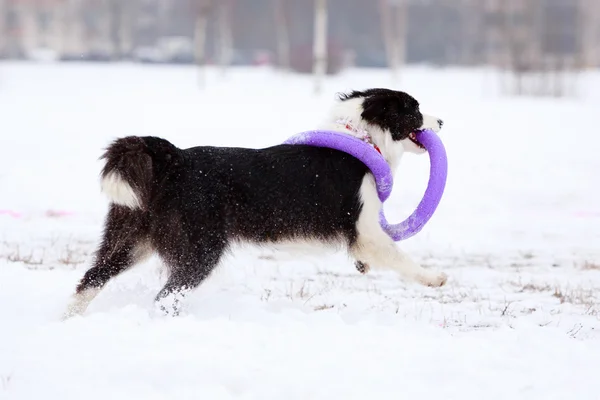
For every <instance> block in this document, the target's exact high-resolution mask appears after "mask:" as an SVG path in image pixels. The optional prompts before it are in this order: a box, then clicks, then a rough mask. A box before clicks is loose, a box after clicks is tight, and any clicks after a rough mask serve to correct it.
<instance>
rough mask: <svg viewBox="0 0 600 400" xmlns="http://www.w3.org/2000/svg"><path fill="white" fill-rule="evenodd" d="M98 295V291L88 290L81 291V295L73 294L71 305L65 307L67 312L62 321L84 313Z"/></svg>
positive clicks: (95, 289)
mask: <svg viewBox="0 0 600 400" xmlns="http://www.w3.org/2000/svg"><path fill="white" fill-rule="evenodd" d="M98 293H100V289H97V288H90V289H86V290H84V291H82V292H81V293H75V295H73V300H72V301H71V304H69V306H68V307H67V311H66V312H65V314H64V315H63V320H65V319H68V318H71V317H73V316H75V315H81V314H83V313H84V312H85V310H86V309H87V307H88V305H89V304H90V302H91V301H92V300H94V298H95V297H96V296H98Z"/></svg>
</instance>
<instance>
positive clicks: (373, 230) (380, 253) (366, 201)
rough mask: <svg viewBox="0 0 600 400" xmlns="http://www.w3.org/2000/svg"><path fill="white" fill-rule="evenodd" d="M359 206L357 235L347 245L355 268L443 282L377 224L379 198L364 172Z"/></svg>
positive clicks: (442, 276)
mask: <svg viewBox="0 0 600 400" xmlns="http://www.w3.org/2000/svg"><path fill="white" fill-rule="evenodd" d="M361 200H362V202H363V208H362V210H361V213H360V215H359V217H358V221H357V225H356V228H357V238H356V240H355V241H354V243H353V244H352V246H351V247H350V253H351V254H352V256H353V257H354V258H355V259H356V264H355V265H356V269H357V270H358V271H359V272H361V273H363V274H364V273H366V272H368V271H369V269H391V270H393V271H396V272H397V273H398V274H399V275H401V276H402V277H404V278H406V279H409V280H411V281H416V282H419V283H421V284H423V285H426V286H433V287H438V286H443V285H444V284H445V283H446V281H447V280H448V277H447V275H446V274H444V273H442V272H434V271H429V270H426V269H425V268H423V267H421V266H420V265H419V264H417V263H416V262H414V261H413V260H412V259H411V258H410V257H409V256H408V254H406V253H405V252H403V251H402V250H400V248H399V247H398V246H397V245H396V242H394V241H393V240H392V238H390V237H389V236H388V234H387V233H385V231H384V230H383V228H381V225H380V224H379V210H380V209H381V202H380V201H379V198H378V197H377V191H376V189H375V182H374V181H373V178H372V177H371V175H367V176H365V179H364V182H363V185H362V187H361Z"/></svg>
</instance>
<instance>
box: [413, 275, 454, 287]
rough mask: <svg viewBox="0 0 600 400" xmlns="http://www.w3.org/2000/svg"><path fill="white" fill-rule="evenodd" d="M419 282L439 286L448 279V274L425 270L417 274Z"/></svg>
mask: <svg viewBox="0 0 600 400" xmlns="http://www.w3.org/2000/svg"><path fill="white" fill-rule="evenodd" d="M418 281H419V283H421V284H422V285H425V286H429V287H441V286H444V285H445V284H446V282H447V281H448V275H446V274H445V273H443V272H427V273H426V274H423V275H421V276H419V279H418Z"/></svg>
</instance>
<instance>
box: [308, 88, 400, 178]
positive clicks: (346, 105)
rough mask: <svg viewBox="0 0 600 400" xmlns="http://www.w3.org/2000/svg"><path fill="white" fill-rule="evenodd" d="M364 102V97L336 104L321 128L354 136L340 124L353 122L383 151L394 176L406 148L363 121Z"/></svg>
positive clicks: (384, 132) (390, 136)
mask: <svg viewBox="0 0 600 400" xmlns="http://www.w3.org/2000/svg"><path fill="white" fill-rule="evenodd" d="M364 100H365V99H364V98H363V97H359V98H355V99H349V100H345V101H339V102H336V103H335V104H334V106H333V108H332V110H331V111H330V113H329V115H328V116H327V119H326V120H325V121H323V123H321V124H320V126H319V128H320V129H327V130H333V131H338V132H346V133H349V134H352V132H349V131H348V130H347V129H346V127H345V124H343V123H339V122H338V121H339V120H344V121H346V120H348V121H352V125H353V127H354V128H355V129H357V130H359V131H366V132H368V133H369V135H370V136H371V140H373V143H375V144H376V145H377V147H379V149H380V150H381V154H382V155H383V158H385V160H386V161H387V163H388V164H389V165H390V168H391V170H392V175H394V173H395V172H396V168H397V167H398V165H399V163H400V159H401V157H402V154H403V153H404V147H403V145H402V143H400V142H397V141H394V140H392V135H391V134H390V132H389V131H387V130H386V131H384V130H382V129H381V128H379V127H377V126H375V125H369V124H367V123H366V122H365V121H364V120H363V119H362V117H361V114H362V112H363V111H364V110H363V106H362V104H363V101H364Z"/></svg>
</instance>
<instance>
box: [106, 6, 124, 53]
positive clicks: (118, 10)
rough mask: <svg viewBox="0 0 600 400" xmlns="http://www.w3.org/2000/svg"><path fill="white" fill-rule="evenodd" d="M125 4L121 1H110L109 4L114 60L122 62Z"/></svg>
mask: <svg viewBox="0 0 600 400" xmlns="http://www.w3.org/2000/svg"><path fill="white" fill-rule="evenodd" d="M122 14H123V4H122V3H121V0H110V1H109V2H108V18H109V24H110V27H109V34H110V43H111V45H112V46H111V47H112V58H113V59H116V60H120V59H121V57H122V54H123V46H122V45H123V43H122V42H121V31H122V29H123V26H122V24H121V22H122Z"/></svg>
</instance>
